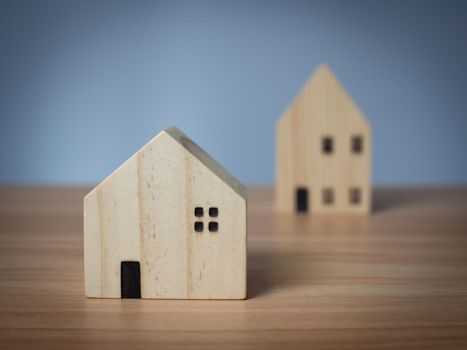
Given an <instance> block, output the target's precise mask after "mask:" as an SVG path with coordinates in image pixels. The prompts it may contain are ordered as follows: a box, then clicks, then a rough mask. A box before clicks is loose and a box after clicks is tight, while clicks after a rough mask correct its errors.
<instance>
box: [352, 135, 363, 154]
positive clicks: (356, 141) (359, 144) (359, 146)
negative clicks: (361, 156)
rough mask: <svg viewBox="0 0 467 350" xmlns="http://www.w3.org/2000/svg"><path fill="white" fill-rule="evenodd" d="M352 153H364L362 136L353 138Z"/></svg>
mask: <svg viewBox="0 0 467 350" xmlns="http://www.w3.org/2000/svg"><path fill="white" fill-rule="evenodd" d="M351 143H352V145H351V147H352V152H353V153H362V152H363V138H362V137H361V136H352V141H351Z"/></svg>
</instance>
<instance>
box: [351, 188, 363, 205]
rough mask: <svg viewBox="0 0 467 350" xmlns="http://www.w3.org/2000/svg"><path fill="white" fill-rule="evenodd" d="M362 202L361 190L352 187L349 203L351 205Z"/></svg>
mask: <svg viewBox="0 0 467 350" xmlns="http://www.w3.org/2000/svg"><path fill="white" fill-rule="evenodd" d="M361 200H362V194H361V191H360V189H359V188H357V187H352V188H351V189H350V192H349V201H350V203H351V204H359V203H360V202H361Z"/></svg>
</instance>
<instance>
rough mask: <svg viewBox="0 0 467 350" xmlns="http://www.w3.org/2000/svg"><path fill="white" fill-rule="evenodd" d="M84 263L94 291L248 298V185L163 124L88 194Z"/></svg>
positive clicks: (157, 296)
mask: <svg viewBox="0 0 467 350" xmlns="http://www.w3.org/2000/svg"><path fill="white" fill-rule="evenodd" d="M195 208H198V209H196V212H195ZM201 211H202V212H203V213H202V214H201ZM197 215H198V216H197ZM201 226H202V227H201ZM123 262H125V263H123ZM131 262H136V263H139V277H138V276H137V273H136V274H135V271H136V270H138V268H137V266H136V265H134V264H133V265H132V264H131ZM84 263H85V285H86V296H88V297H94V298H120V297H121V296H127V297H138V296H139V295H138V292H136V296H135V295H134V290H133V289H132V288H133V287H135V288H136V290H137V289H138V287H139V291H140V297H142V298H151V299H244V298H246V191H245V187H244V186H243V185H242V184H241V183H240V182H239V181H237V180H236V179H235V178H234V177H233V176H231V175H230V174H229V173H228V172H227V171H226V170H225V169H224V168H222V167H221V166H220V165H219V164H218V163H217V162H216V161H215V160H214V159H212V158H211V157H210V156H209V155H208V154H207V153H206V152H204V151H203V150H202V149H201V148H200V147H199V146H197V145H196V144H195V143H194V142H193V141H191V140H190V139H189V138H188V137H186V136H185V135H184V134H183V133H182V132H181V131H180V130H178V129H176V128H170V129H167V130H165V131H162V132H161V133H160V134H158V135H157V136H156V137H155V138H154V139H152V140H151V141H150V142H149V143H147V144H146V145H145V146H144V147H143V148H141V149H140V150H139V151H138V152H136V153H135V154H134V155H133V156H132V157H131V158H130V159H128V160H127V161H126V162H125V163H124V164H123V165H122V166H120V167H119V168H118V169H117V170H116V171H115V172H114V173H112V175H110V176H109V177H108V178H107V179H105V180H104V181H103V182H102V183H101V184H99V185H98V186H97V187H96V188H94V189H93V190H92V191H91V192H90V193H89V194H88V195H87V196H86V197H85V199H84ZM122 263H123V264H124V265H122ZM124 266H125V267H124ZM128 266H133V267H134V268H135V269H136V270H126V267H128ZM122 271H123V272H122ZM138 279H140V283H139V282H138ZM127 286H130V292H129V294H126V292H125V291H126V290H127V289H126V287H127Z"/></svg>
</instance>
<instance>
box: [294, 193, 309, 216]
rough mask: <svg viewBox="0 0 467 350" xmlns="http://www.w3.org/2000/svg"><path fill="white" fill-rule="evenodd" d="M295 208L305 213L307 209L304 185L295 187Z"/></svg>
mask: <svg viewBox="0 0 467 350" xmlns="http://www.w3.org/2000/svg"><path fill="white" fill-rule="evenodd" d="M295 210H296V211H297V212H298V213H306V212H307V211H308V189H307V188H305V187H299V188H297V191H296V193H295Z"/></svg>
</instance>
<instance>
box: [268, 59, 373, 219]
mask: <svg viewBox="0 0 467 350" xmlns="http://www.w3.org/2000/svg"><path fill="white" fill-rule="evenodd" d="M276 132H277V143H276V198H275V204H276V209H277V210H278V211H280V212H288V213H293V212H310V213H320V214H321V213H328V214H335V213H368V212H369V211H370V208H371V184H370V182H371V174H370V168H371V129H370V125H369V124H368V121H367V120H366V118H365V117H364V116H363V114H362V112H361V111H360V110H359V108H358V107H357V106H356V105H355V103H354V102H353V101H352V99H351V98H350V96H349V95H348V94H347V92H346V91H345V89H344V88H343V87H342V85H341V84H340V83H339V82H338V81H337V79H336V78H335V76H334V74H333V73H332V72H331V70H330V68H329V67H328V66H327V65H325V64H323V65H321V66H320V67H319V68H318V69H317V71H316V72H315V74H314V75H313V76H312V77H311V79H310V80H309V81H308V83H307V84H306V85H305V87H304V88H303V89H302V91H301V92H300V94H299V95H298V97H297V98H296V99H295V100H294V101H293V103H292V104H291V105H290V106H289V107H288V108H287V110H286V111H285V112H284V113H283V115H282V116H281V118H280V119H279V120H278V122H277V128H276Z"/></svg>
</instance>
